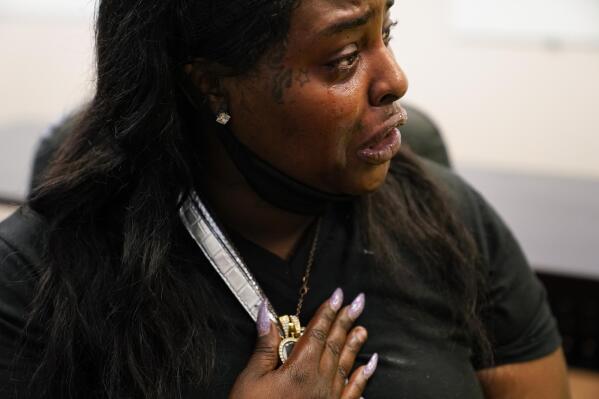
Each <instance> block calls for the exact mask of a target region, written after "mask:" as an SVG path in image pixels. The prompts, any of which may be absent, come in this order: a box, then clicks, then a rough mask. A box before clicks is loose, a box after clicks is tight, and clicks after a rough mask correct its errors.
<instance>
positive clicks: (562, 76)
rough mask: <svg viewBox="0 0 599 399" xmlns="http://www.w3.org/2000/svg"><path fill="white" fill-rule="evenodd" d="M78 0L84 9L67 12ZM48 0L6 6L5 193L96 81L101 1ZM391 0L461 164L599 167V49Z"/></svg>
mask: <svg viewBox="0 0 599 399" xmlns="http://www.w3.org/2000/svg"><path fill="white" fill-rule="evenodd" d="M74 2H76V3H77V4H78V7H82V5H84V6H85V7H87V11H85V10H83V11H82V9H81V8H78V9H77V10H74V11H72V12H71V10H72V9H71V8H70V6H68V5H69V4H75V3H74ZM42 3H43V4H45V2H43V1H39V0H8V2H6V3H3V4H2V7H0V196H3V195H4V196H16V197H19V196H22V195H23V194H24V193H25V187H26V181H27V179H28V174H29V169H28V168H29V164H30V155H31V153H32V151H33V144H34V143H35V142H36V141H37V139H38V137H39V136H40V135H42V134H43V133H44V130H45V128H46V127H47V126H48V125H49V124H50V123H52V122H55V121H56V120H57V119H59V118H60V116H61V115H63V114H64V113H65V112H68V111H69V110H71V109H72V108H73V107H75V106H76V105H77V104H79V103H81V102H82V101H83V100H84V99H85V98H86V97H87V96H89V91H90V88H91V87H92V79H93V66H92V65H93V64H92V40H91V38H92V33H91V28H90V24H89V22H90V21H89V19H88V18H89V15H90V14H91V9H92V8H93V4H94V1H93V0H61V1H60V3H55V2H52V4H53V5H56V4H59V5H60V7H58V6H57V8H56V11H55V12H54V15H52V16H44V12H42V11H43V10H44V8H43V7H42V8H39V7H37V6H36V5H39V4H42ZM396 3H397V4H396V6H395V7H394V9H395V10H394V13H395V16H396V18H397V19H398V20H399V26H398V29H397V30H396V31H395V34H394V36H395V39H394V40H395V41H394V43H393V47H394V49H395V52H396V56H397V58H398V60H399V62H400V64H401V65H402V66H403V67H404V69H405V70H406V72H407V74H408V77H409V78H410V82H411V87H410V91H409V93H408V95H407V97H406V100H407V101H410V102H412V103H414V104H416V105H419V106H421V107H422V108H423V109H424V110H426V111H427V112H428V113H429V114H430V115H431V116H433V118H434V119H435V120H436V121H437V122H438V124H439V125H440V127H441V128H442V129H443V131H444V133H445V135H446V138H447V141H448V144H449V146H450V151H451V154H452V156H453V159H454V160H455V161H456V163H457V164H458V166H460V165H468V166H471V165H475V166H484V167H488V168H500V169H514V170H520V171H523V172H543V173H547V174H559V175H576V176H593V177H599V155H598V154H599V128H598V127H597V126H598V122H597V119H598V118H597V117H596V115H597V114H598V113H599V51H598V50H597V49H592V48H585V47H566V48H557V49H556V48H553V49H550V48H547V47H543V46H541V45H537V44H531V43H518V42H516V41H510V42H501V41H494V42H489V41H482V40H480V41H477V42H474V41H469V42H467V41H464V40H463V39H462V38H460V37H458V36H457V35H456V34H455V32H454V30H453V29H452V27H451V11H452V8H451V5H452V3H451V1H447V0H399V1H397V2H396ZM48 4H50V3H48ZM67 6H68V7H67ZM46 8H48V7H46ZM51 8H52V7H51ZM61 10H62V11H61ZM29 14H31V15H29ZM598 23H599V21H598Z"/></svg>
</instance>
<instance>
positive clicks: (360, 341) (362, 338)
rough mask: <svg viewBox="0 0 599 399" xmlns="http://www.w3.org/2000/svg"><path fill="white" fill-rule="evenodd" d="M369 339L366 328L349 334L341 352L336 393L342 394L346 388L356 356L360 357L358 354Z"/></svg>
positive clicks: (334, 387) (360, 328) (334, 385)
mask: <svg viewBox="0 0 599 399" xmlns="http://www.w3.org/2000/svg"><path fill="white" fill-rule="evenodd" d="M367 338H368V332H367V331H366V329H365V328H364V327H356V328H354V329H353V330H352V331H351V332H350V333H349V335H348V337H347V340H346V341H345V345H344V347H343V350H342V351H341V355H340V356H339V364H338V366H337V369H336V370H335V376H334V382H333V391H334V392H337V393H340V392H342V391H343V389H344V388H345V384H346V381H347V379H348V378H349V372H350V371H351V369H352V368H353V366H354V363H355V361H356V356H357V355H358V352H360V349H361V348H362V345H364V343H365V342H366V339H367Z"/></svg>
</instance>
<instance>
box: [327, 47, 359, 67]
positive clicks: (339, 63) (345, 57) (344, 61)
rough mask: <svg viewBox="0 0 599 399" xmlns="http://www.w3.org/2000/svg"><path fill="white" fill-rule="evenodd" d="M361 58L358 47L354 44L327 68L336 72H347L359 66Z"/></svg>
mask: <svg viewBox="0 0 599 399" xmlns="http://www.w3.org/2000/svg"><path fill="white" fill-rule="evenodd" d="M359 58H360V53H359V51H358V46H357V45H356V44H352V45H350V46H348V47H347V48H346V51H345V52H344V53H343V54H342V55H341V56H339V57H338V58H337V59H335V60H333V61H331V62H329V63H328V64H327V67H328V68H330V69H332V70H334V71H336V72H347V71H350V70H351V69H352V68H353V67H354V66H355V65H356V64H357V62H358V59H359Z"/></svg>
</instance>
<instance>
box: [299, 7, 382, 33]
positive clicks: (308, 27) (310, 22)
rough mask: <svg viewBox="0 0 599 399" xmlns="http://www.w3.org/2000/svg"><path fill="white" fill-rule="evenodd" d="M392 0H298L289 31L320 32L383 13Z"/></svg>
mask: <svg viewBox="0 0 599 399" xmlns="http://www.w3.org/2000/svg"><path fill="white" fill-rule="evenodd" d="M392 4H393V0H300V2H299V6H298V8H297V9H296V10H295V12H294V14H293V16H292V19H291V31H295V33H298V31H299V33H300V34H303V35H305V34H310V33H315V32H320V31H322V30H323V29H325V28H326V27H327V26H329V25H330V24H332V23H335V22H337V21H339V20H343V19H346V18H352V17H355V16H357V15H363V14H364V13H366V12H368V11H369V10H372V11H374V12H379V10H380V11H382V12H384V11H385V10H386V9H387V8H388V7H390V6H391V5H392Z"/></svg>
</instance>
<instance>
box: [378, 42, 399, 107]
mask: <svg viewBox="0 0 599 399" xmlns="http://www.w3.org/2000/svg"><path fill="white" fill-rule="evenodd" d="M371 71H372V78H371V84H370V87H369V93H368V96H369V101H370V105H372V106H374V107H380V106H385V105H389V104H391V103H393V102H395V101H397V100H399V99H400V98H402V97H403V96H404V95H405V94H406V91H407V90H408V80H407V78H406V75H405V74H404V73H403V71H402V70H401V68H400V67H399V65H398V64H397V61H396V60H395V56H394V55H393V52H392V51H391V49H389V48H387V47H381V48H379V49H377V50H376V54H375V56H374V57H373V59H372V68H371Z"/></svg>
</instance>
